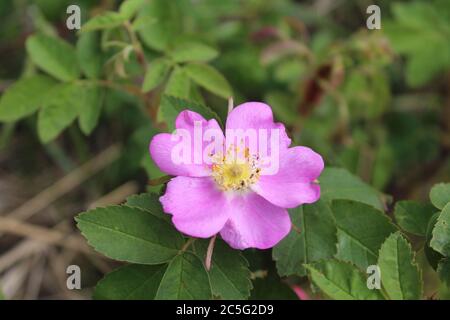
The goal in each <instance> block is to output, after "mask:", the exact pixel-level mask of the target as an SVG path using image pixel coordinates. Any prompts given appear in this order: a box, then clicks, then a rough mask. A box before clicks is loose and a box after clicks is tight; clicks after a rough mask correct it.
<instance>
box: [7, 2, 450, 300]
mask: <svg viewBox="0 0 450 320" xmlns="http://www.w3.org/2000/svg"><path fill="white" fill-rule="evenodd" d="M69 4H78V5H79V6H80V7H81V12H82V24H83V27H82V29H81V30H80V31H71V30H68V29H67V28H66V25H65V21H66V18H67V14H66V8H67V6H68V5H69ZM368 4H369V3H367V1H356V0H351V1H345V2H344V1H343V2H334V1H294V0H291V1H289V0H273V1H264V0H248V1H240V0H230V1H223V0H174V1H165V0H127V1H125V2H121V1H113V0H105V1H91V0H79V1H69V0H67V1H66V0H63V1H52V0H34V1H32V0H8V1H1V2H0V17H1V19H0V60H1V61H2V63H1V64H0V89H1V91H2V96H1V99H0V121H1V123H2V124H1V127H0V148H3V150H5V149H6V148H7V147H8V146H11V145H12V144H15V145H18V146H17V147H16V149H19V150H18V151H16V152H17V153H18V154H34V153H38V152H41V151H42V149H44V150H46V152H47V154H49V156H50V158H51V160H52V161H53V162H56V163H61V161H60V159H58V157H57V156H55V153H54V152H50V151H49V150H53V149H54V148H55V147H56V148H58V150H59V153H61V154H63V155H66V156H67V155H68V154H69V155H70V157H72V158H74V159H75V160H74V161H76V162H82V161H84V160H86V157H87V156H89V154H90V153H94V152H97V151H98V150H100V149H103V148H105V147H106V146H108V145H110V144H112V143H119V144H121V145H123V147H124V149H123V152H122V155H121V161H120V162H119V163H117V164H116V165H115V167H113V168H112V169H111V170H110V171H109V172H108V174H107V176H106V177H105V181H102V182H101V183H99V184H100V186H101V185H102V184H103V183H105V184H108V183H109V184H117V183H119V182H120V181H125V180H127V179H130V178H137V179H140V180H141V181H143V182H144V181H146V180H148V179H156V178H159V177H161V176H162V175H163V173H162V172H160V171H159V169H158V168H157V167H156V166H155V165H154V163H153V162H152V161H151V159H150V157H149V155H148V151H147V150H148V143H149V141H150V139H151V137H152V136H153V135H154V134H156V133H158V132H161V131H167V130H170V129H173V127H172V126H173V119H174V117H175V116H176V114H177V113H178V112H179V111H180V110H182V109H184V108H190V109H193V110H195V111H197V112H199V113H201V114H203V115H204V116H205V117H207V118H211V117H215V118H217V119H219V120H221V121H222V123H223V122H224V120H225V118H226V113H227V98H228V97H230V96H233V97H234V100H235V104H239V103H241V102H244V101H249V100H258V101H265V102H267V103H268V104H270V105H271V106H272V108H273V111H274V114H275V116H276V118H277V120H279V121H282V122H284V123H285V124H286V125H287V127H288V129H289V133H290V136H291V137H292V138H293V141H294V143H295V144H301V145H307V146H310V147H312V148H314V149H315V150H317V151H318V152H320V153H321V154H323V156H324V158H325V159H326V162H327V165H334V166H339V167H344V168H346V169H347V170H348V171H350V172H351V173H353V174H355V175H357V176H359V177H361V178H362V180H364V181H365V182H367V183H368V184H370V185H372V186H373V187H375V188H376V189H378V190H380V191H382V192H383V193H385V194H389V195H391V196H392V197H394V198H395V199H396V200H398V199H399V198H422V199H425V198H426V197H427V194H428V189H429V188H430V186H431V185H432V184H433V183H435V182H437V181H448V180H450V160H449V156H450V96H449V87H450V82H449V81H450V78H449V75H450V73H449V71H450V41H449V39H450V2H449V1H446V0H434V1H419V0H415V1H382V2H381V4H380V7H381V12H382V21H381V25H382V29H381V30H367V29H366V27H365V22H366V18H367V14H366V12H365V9H366V7H367V5H368ZM74 146H75V147H74ZM18 158H21V159H20V160H19V161H13V162H12V163H11V164H9V169H10V170H14V171H15V172H19V173H21V174H30V173H32V172H34V171H37V170H39V168H42V167H40V164H39V162H37V161H35V162H33V161H29V159H28V160H27V159H26V158H27V157H18ZM338 170H339V169H338ZM347 174H348V173H341V172H339V171H333V172H332V173H331V175H332V177H333V179H335V180H339V181H340V182H341V183H342V184H343V187H342V190H337V191H336V190H335V191H333V190H331V194H340V192H341V191H342V192H343V193H345V183H346V182H347V181H351V182H352V186H353V188H354V189H355V190H357V189H358V188H357V187H355V186H356V185H357V186H360V185H361V184H362V185H363V186H364V187H363V189H361V190H359V191H354V192H353V191H348V190H347V191H348V192H349V193H352V194H358V192H361V193H365V192H366V190H369V191H367V194H365V196H367V197H370V196H371V192H372V191H370V190H371V189H370V187H368V186H367V185H366V184H363V182H362V181H359V182H358V183H354V179H355V177H353V176H350V177H349V176H348V175H347ZM326 181H327V175H325V176H324V183H325V184H326V183H327V182H326ZM162 188H163V187H162V186H151V187H148V190H149V191H154V192H161V190H162ZM366 188H369V189H366ZM336 189H339V188H336ZM333 192H334V193H333ZM358 197H359V196H358ZM355 200H358V201H361V200H360V199H355ZM383 200H384V201H383V204H382V205H384V206H389V205H390V201H389V196H384V198H383ZM363 202H364V201H363ZM369 204H370V203H369ZM371 205H373V204H371ZM382 205H381V204H379V205H378V204H377V205H376V206H377V207H380V208H381V207H382ZM447 207H448V205H447ZM404 208H412V209H411V210H412V211H413V212H415V213H417V212H421V210H423V206H421V205H417V206H416V205H415V204H414V203H403V204H400V205H398V207H397V208H396V215H398V216H399V217H400V218H397V219H399V220H401V219H405V218H404V217H403V216H402V214H403V213H402V211H401V210H402V209H404ZM381 209H382V208H381ZM439 209H440V210H442V209H443V208H442V207H439ZM404 210H406V209H404ZM408 210H409V209H408ZM428 213H429V212H428ZM428 213H427V217H428ZM308 214H310V215H311V219H313V218H314V216H313V215H312V214H311V213H308V210H307V211H305V212H304V213H302V215H306V216H308ZM396 217H397V216H396ZM426 220H427V221H425V222H428V219H426ZM431 220H432V219H431ZM439 221H442V220H439ZM422 222H423V223H422V225H421V226H420V228H419V229H418V228H417V226H416V227H415V228H414V227H413V228H411V230H412V231H410V230H408V228H410V226H411V223H413V224H414V221H413V222H411V221H408V219H405V220H403V225H404V226H405V227H404V226H403V225H402V224H401V223H400V226H401V227H402V228H403V227H404V228H405V229H406V231H410V232H412V233H415V234H419V235H421V236H425V237H426V238H427V239H428V238H431V235H429V232H427V231H426V229H427V228H426V226H425V222H424V221H422ZM441 223H442V222H441ZM291 240H292V241H297V242H302V241H304V240H302V239H297V238H296V237H295V235H292V236H291ZM394 240H395V241H398V242H401V243H402V245H403V239H402V238H396V239H393V240H392V241H394ZM428 240H429V239H428ZM428 248H429V247H428ZM388 249H389V248H387V249H386V250H388ZM403 249H404V250H405V252H407V253H408V254H409V251H408V250H409V248H408V247H407V246H403ZM426 250H427V249H426ZM281 258H283V257H281ZM281 258H280V259H281ZM372 258H373V259H372V260H375V258H376V257H372ZM439 258H442V257H441V256H439ZM294 263H298V261H294ZM436 266H437V265H436ZM436 266H435V267H436ZM448 266H449V263H448V258H447V260H442V261H441V262H440V265H439V271H440V273H441V274H443V275H448V273H449V272H448V270H449V267H448ZM324 267H326V266H323V265H320V266H319V265H315V266H313V265H311V266H309V267H308V268H309V269H310V270H314V272H315V273H314V274H315V275H316V276H317V277H319V276H320V277H322V278H320V280H319V282H321V283H324V281H325V280H326V279H325V280H324V278H323V277H325V276H329V278H330V279H337V281H340V280H341V274H339V272H338V273H337V274H331V275H327V274H319V271H318V270H321V269H322V268H324ZM390 267H392V266H390V265H388V268H390ZM337 268H338V271H339V270H340V269H339V268H342V270H346V269H349V268H351V267H349V266H347V265H340V266H338V267H337ZM302 270H303V269H302ZM304 271H305V270H303V271H302V272H304ZM352 272H353V271H352ZM288 273H289V272H287V271H286V274H288ZM411 273H414V270H413V271H411ZM353 275H354V278H355V279H359V278H360V275H359V274H357V273H354V274H353ZM413 276H414V277H415V274H413ZM325 278H326V277H325ZM270 279H271V281H272V280H274V279H275V282H277V283H279V281H278V279H277V278H276V277H275V276H273V277H272V276H270ZM328 280H329V279H328ZM358 281H359V280H358ZM266 285H267V284H265V283H264V284H262V283H260V280H259V279H258V280H257V281H255V287H256V288H257V289H258V288H259V287H261V288H264V287H265V286H266ZM253 295H254V296H255V297H258V298H262V296H261V295H260V291H259V290H256V291H254V292H253ZM288 295H289V294H288Z"/></svg>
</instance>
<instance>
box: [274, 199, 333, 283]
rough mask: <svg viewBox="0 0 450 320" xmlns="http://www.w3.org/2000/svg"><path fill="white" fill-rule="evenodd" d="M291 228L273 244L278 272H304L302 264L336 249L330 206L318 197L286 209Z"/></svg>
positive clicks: (321, 257) (313, 260) (320, 257)
mask: <svg viewBox="0 0 450 320" xmlns="http://www.w3.org/2000/svg"><path fill="white" fill-rule="evenodd" d="M289 213H290V215H291V220H292V223H293V224H294V225H295V226H296V227H297V228H298V229H299V231H297V230H294V229H292V230H291V232H290V233H289V234H288V236H287V237H285V238H284V239H283V240H281V242H280V243H279V244H278V245H277V246H276V247H274V248H273V250H272V256H273V259H274V260H275V261H276V264H277V270H278V274H279V275H280V276H289V275H295V274H296V275H300V276H304V275H306V270H305V269H304V267H303V264H308V263H311V262H315V261H318V260H322V259H327V258H331V257H333V256H334V254H335V253H336V242H337V239H336V226H335V224H334V218H333V215H332V213H331V210H330V207H329V206H328V204H327V203H325V202H324V201H322V200H319V201H318V202H316V203H314V204H309V205H303V206H299V207H297V208H295V209H290V210H289Z"/></svg>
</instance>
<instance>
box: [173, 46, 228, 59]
mask: <svg viewBox="0 0 450 320" xmlns="http://www.w3.org/2000/svg"><path fill="white" fill-rule="evenodd" d="M169 54H170V56H171V57H172V59H173V60H174V61H175V62H187V61H209V60H212V59H214V58H215V57H217V55H218V54H219V52H217V50H216V49H214V48H212V47H210V46H208V45H206V44H203V43H200V42H194V41H180V42H179V43H178V44H177V45H176V46H175V48H174V49H173V50H171V51H170V52H169Z"/></svg>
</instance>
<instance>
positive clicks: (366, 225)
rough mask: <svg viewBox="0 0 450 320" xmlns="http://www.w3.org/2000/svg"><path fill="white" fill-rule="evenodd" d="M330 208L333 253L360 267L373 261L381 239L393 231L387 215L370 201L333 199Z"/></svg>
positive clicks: (365, 266)
mask: <svg viewBox="0 0 450 320" xmlns="http://www.w3.org/2000/svg"><path fill="white" fill-rule="evenodd" d="M331 210H332V211H333V215H334V218H335V220H336V225H337V229H338V232H337V238H338V244H337V254H336V257H337V258H338V259H340V260H344V261H349V262H352V263H354V264H355V265H356V266H358V267H359V268H361V269H362V270H366V268H367V267H368V266H369V265H372V264H375V263H376V262H377V258H378V250H379V249H380V247H381V245H382V244H383V242H384V240H385V239H386V238H387V237H388V236H389V235H390V234H391V233H393V232H395V231H397V229H396V227H395V226H394V225H393V224H392V222H391V221H390V219H389V218H388V217H387V216H386V215H384V214H383V212H381V211H379V210H377V209H375V208H374V207H372V206H370V205H367V204H363V203H361V202H355V201H351V200H334V201H333V202H332V206H331Z"/></svg>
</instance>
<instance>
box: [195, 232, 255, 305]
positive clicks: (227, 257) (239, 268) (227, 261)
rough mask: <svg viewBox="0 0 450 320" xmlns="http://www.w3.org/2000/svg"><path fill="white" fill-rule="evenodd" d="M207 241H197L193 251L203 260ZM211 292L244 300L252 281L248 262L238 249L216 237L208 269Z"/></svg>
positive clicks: (228, 297)
mask: <svg viewBox="0 0 450 320" xmlns="http://www.w3.org/2000/svg"><path fill="white" fill-rule="evenodd" d="M208 243H209V241H207V240H204V241H197V242H196V243H195V251H196V253H197V256H198V257H199V258H200V259H201V260H202V261H204V259H205V257H206V251H207V248H208ZM208 273H209V278H210V280H211V288H212V293H213V294H214V295H215V296H217V297H220V298H222V299H232V300H244V299H247V298H248V297H249V296H250V290H251V288H252V283H251V281H250V270H249V269H248V262H247V260H246V259H245V258H244V257H243V256H242V254H241V253H240V251H238V250H233V249H231V248H230V247H229V246H228V245H227V244H226V243H225V242H223V241H222V240H219V239H217V240H216V243H215V245H214V251H213V256H212V262H211V269H210V270H209V272H208Z"/></svg>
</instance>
